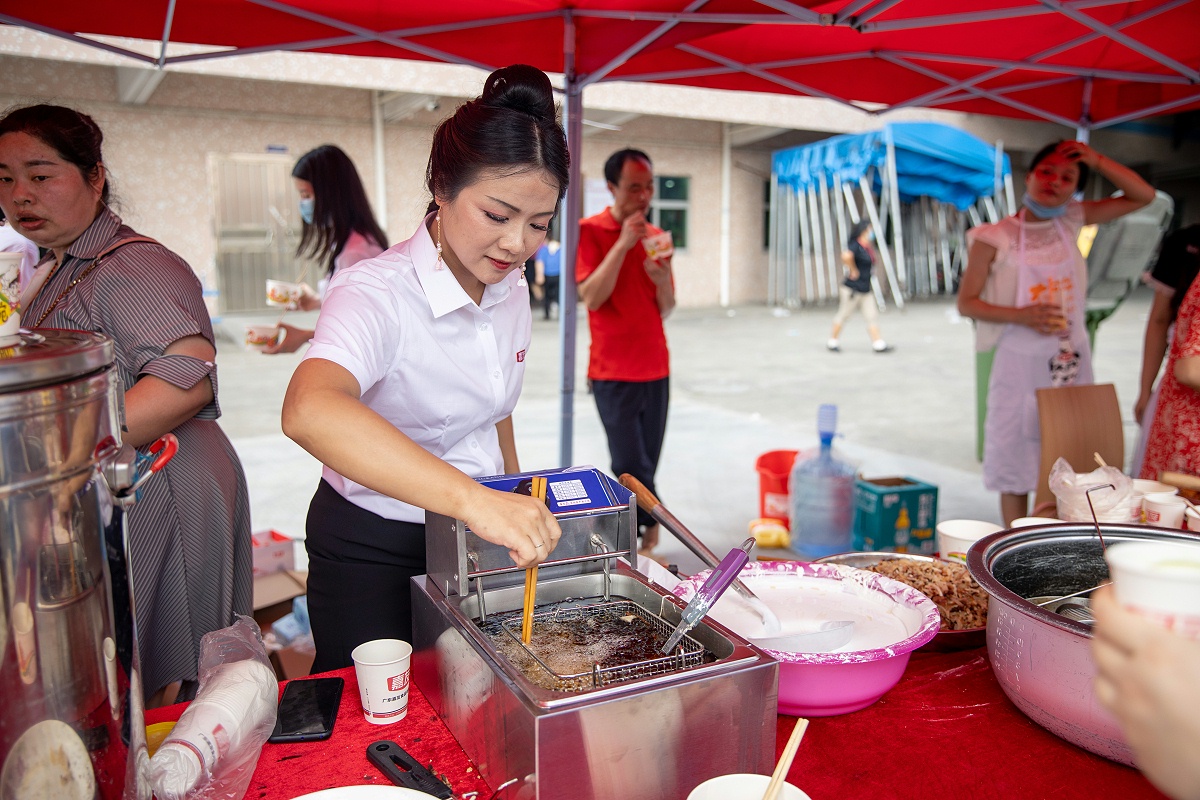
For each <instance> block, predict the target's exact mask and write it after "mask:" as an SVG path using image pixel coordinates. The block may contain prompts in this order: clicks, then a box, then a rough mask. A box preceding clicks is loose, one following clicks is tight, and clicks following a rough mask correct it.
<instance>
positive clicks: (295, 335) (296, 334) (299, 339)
mask: <svg viewBox="0 0 1200 800" xmlns="http://www.w3.org/2000/svg"><path fill="white" fill-rule="evenodd" d="M318 302H320V301H318ZM279 328H280V330H282V331H283V338H282V339H280V340H279V341H278V343H277V344H269V345H267V346H266V347H264V348H263V350H262V351H263V352H264V353H267V354H269V355H275V354H276V353H294V352H296V351H297V350H299V349H300V348H301V347H303V346H304V345H305V344H307V343H308V341H309V340H310V339H312V336H313V332H312V331H310V330H308V329H307V328H297V327H296V326H294V325H287V324H285V323H282V322H281V323H279Z"/></svg>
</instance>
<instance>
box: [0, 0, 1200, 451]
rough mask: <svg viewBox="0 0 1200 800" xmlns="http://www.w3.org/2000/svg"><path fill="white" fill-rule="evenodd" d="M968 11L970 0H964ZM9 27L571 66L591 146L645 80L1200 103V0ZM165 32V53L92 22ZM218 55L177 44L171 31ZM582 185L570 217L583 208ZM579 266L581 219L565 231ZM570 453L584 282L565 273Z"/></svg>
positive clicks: (779, 0)
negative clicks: (600, 127) (593, 106)
mask: <svg viewBox="0 0 1200 800" xmlns="http://www.w3.org/2000/svg"><path fill="white" fill-rule="evenodd" d="M964 8H966V9H967V10H964ZM0 22H3V23H8V24H12V25H20V26H24V27H28V28H32V29H35V30H39V31H42V32H44V33H48V34H51V35H54V36H59V37H63V38H66V39H70V40H73V41H76V42H80V43H83V44H87V45H90V46H94V47H100V48H102V49H105V50H108V51H111V52H116V53H120V54H123V55H126V56H128V57H130V58H134V59H137V60H140V61H143V62H149V63H151V64H156V65H157V66H159V67H164V66H168V65H170V64H174V63H181V62H185V61H196V60H202V59H211V58H226V57H230V56H236V55H241V54H248V53H256V52H263V51H274V50H288V51H310V52H320V53H340V54H347V55H360V56H384V57H394V58H405V59H415V60H426V61H444V62H449V63H456V64H467V65H471V66H476V67H480V68H482V69H487V70H490V69H494V68H496V67H499V66H503V65H505V64H511V63H528V64H532V65H534V66H536V67H539V68H540V69H543V70H545V71H547V72H556V73H562V74H563V76H564V85H563V87H562V89H563V91H564V94H565V96H566V103H565V106H566V121H567V136H568V141H569V143H570V145H571V150H572V152H579V145H580V137H581V124H582V110H583V104H582V91H583V89H584V88H585V87H587V86H588V85H590V84H593V83H597V82H600V81H613V80H621V81H644V82H649V81H653V82H661V83H675V84H681V85H689V86H702V87H708V88H716V89H733V90H739V91H752V92H773V93H781V94H798V95H809V96H814V97H823V98H827V99H830V100H834V101H837V102H839V103H844V104H847V105H850V106H853V107H856V108H859V109H861V110H863V111H864V112H866V113H880V112H883V111H887V110H890V109H894V108H903V107H908V106H921V107H926V108H942V109H948V110H954V111H964V112H974V113H983V114H995V115H1000V116H1008V117H1019V118H1027V119H1042V120H1048V121H1051V122H1056V123H1059V124H1062V125H1066V126H1068V127H1076V128H1078V129H1080V131H1081V132H1083V134H1082V135H1086V131H1087V130H1090V129H1092V128H1097V127H1105V126H1110V125H1114V124H1117V123H1120V122H1124V121H1127V120H1132V119H1139V118H1143V117H1148V116H1153V115H1156V114H1164V113H1168V112H1172V111H1184V110H1189V109H1193V108H1198V107H1200V86H1198V83H1200V69H1198V68H1200V36H1197V35H1196V34H1197V31H1200V0H972V2H971V3H966V4H964V3H962V2H960V0H824V1H822V0H800V1H799V2H794V1H792V0H573V2H565V1H564V0H453V2H444V3H428V4H427V3H414V2H406V1H404V0H391V1H390V2H389V1H388V0H290V1H289V2H282V1H281V0H123V2H121V3H119V4H118V3H114V2H107V3H105V2H96V0H57V2H53V3H41V4H36V5H35V4H27V5H25V6H23V7H21V8H20V9H17V8H14V4H13V3H11V2H6V3H5V4H4V7H3V9H2V10H0ZM93 34H104V35H110V36H125V37H133V38H140V39H150V40H156V41H160V42H161V43H162V46H161V47H160V52H159V55H158V57H157V58H155V57H151V56H146V55H144V54H141V53H137V52H134V51H131V50H128V49H125V48H122V47H119V46H117V45H114V44H111V43H109V42H103V41H97V40H95V39H93V38H89V35H93ZM169 41H173V42H186V43H191V44H198V45H206V46H210V47H212V50H208V51H204V52H192V53H188V54H185V55H168V48H167V43H168V42H169ZM579 202H580V198H579V195H578V194H577V193H574V192H571V193H568V195H567V203H566V208H565V209H564V214H565V218H566V219H569V220H573V219H576V218H578V216H579ZM563 239H564V241H563V245H564V249H565V252H566V256H565V258H566V259H567V263H572V262H573V260H574V252H575V243H574V231H573V230H572V226H569V225H568V226H564V237H563ZM562 285H563V292H564V296H563V302H562V308H563V309H564V319H565V321H566V322H567V323H568V324H565V325H564V326H563V362H564V368H563V376H562V381H563V383H562V391H563V431H562V448H561V454H560V455H561V459H562V461H563V463H564V464H568V463H570V462H571V439H572V424H573V423H572V419H573V410H572V409H573V397H574V377H573V376H574V354H575V340H574V330H575V329H574V325H573V324H570V322H571V321H572V319H573V313H574V308H575V286H574V283H573V281H572V280H571V271H570V270H568V271H567V273H566V280H564V281H563V284H562Z"/></svg>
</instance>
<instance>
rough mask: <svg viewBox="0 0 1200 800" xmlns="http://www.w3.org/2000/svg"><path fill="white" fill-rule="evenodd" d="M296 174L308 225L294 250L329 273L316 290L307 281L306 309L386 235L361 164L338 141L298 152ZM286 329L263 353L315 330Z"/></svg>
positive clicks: (383, 244)
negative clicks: (361, 175)
mask: <svg viewBox="0 0 1200 800" xmlns="http://www.w3.org/2000/svg"><path fill="white" fill-rule="evenodd" d="M292 180H293V181H295V183H296V191H297V192H299V193H300V217H301V219H302V220H303V221H304V230H303V232H302V233H301V235H300V245H299V246H298V247H297V248H296V255H298V256H306V257H308V258H312V259H316V260H318V261H320V262H321V263H322V266H324V267H325V277H323V278H322V279H321V283H320V284H319V285H318V288H319V291H318V292H313V291H312V290H311V289H309V288H308V285H307V284H305V285H304V289H305V292H304V294H303V295H301V297H300V309H301V310H302V311H315V310H316V309H318V308H320V307H321V295H322V294H324V286H325V284H326V283H327V282H328V280H329V277H330V276H332V275H333V274H334V273H335V272H337V271H338V270H339V269H342V268H343V267H348V266H351V265H352V264H357V263H358V262H359V261H363V260H365V259H368V258H374V257H375V256H377V255H379V254H380V253H382V252H383V251H384V250H385V249H386V248H387V237H386V236H385V235H384V233H383V229H382V228H380V227H379V224H378V223H377V222H376V221H375V215H374V214H373V213H372V212H371V204H370V202H369V201H368V200H367V192H366V190H365V189H364V188H363V185H362V181H361V180H360V179H359V177H358V170H356V169H355V168H354V162H352V161H351V160H350V157H349V156H347V155H346V154H345V153H344V152H343V151H342V150H341V148H339V147H335V146H334V145H331V144H323V145H321V146H320V147H318V148H316V149H315V150H310V151H308V152H307V153H305V154H304V155H302V156H300V160H299V161H297V162H296V166H295V168H294V169H292ZM279 327H280V328H281V329H282V330H283V332H284V335H283V338H282V339H281V340H280V342H279V343H278V344H276V345H271V346H268V347H266V348H264V349H263V352H264V353H294V352H296V351H297V350H299V349H300V347H301V346H303V345H304V344H305V343H306V342H308V340H309V339H311V338H312V335H313V332H312V331H311V330H308V329H306V328H298V327H296V326H294V325H285V324H282V323H280V325H279Z"/></svg>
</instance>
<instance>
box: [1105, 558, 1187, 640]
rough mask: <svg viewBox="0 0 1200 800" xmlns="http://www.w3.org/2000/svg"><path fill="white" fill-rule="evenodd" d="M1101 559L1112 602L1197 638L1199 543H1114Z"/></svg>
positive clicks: (1177, 631) (1165, 626) (1173, 629)
mask: <svg viewBox="0 0 1200 800" xmlns="http://www.w3.org/2000/svg"><path fill="white" fill-rule="evenodd" d="M1105 560H1107V561H1108V570H1109V574H1110V575H1112V579H1113V585H1114V587H1115V591H1116V595H1117V602H1119V603H1120V604H1121V605H1123V606H1125V607H1126V608H1129V609H1131V610H1133V611H1136V612H1138V613H1139V614H1143V615H1144V616H1145V617H1146V618H1147V619H1149V620H1150V621H1152V622H1154V623H1156V624H1158V625H1161V626H1163V627H1164V628H1166V629H1168V630H1172V631H1175V632H1176V633H1180V634H1182V635H1184V636H1190V637H1192V638H1193V639H1200V542H1197V543H1195V544H1192V543H1190V542H1176V541H1170V542H1155V541H1137V542H1115V543H1113V544H1111V545H1109V547H1108V550H1107V552H1106V554H1105Z"/></svg>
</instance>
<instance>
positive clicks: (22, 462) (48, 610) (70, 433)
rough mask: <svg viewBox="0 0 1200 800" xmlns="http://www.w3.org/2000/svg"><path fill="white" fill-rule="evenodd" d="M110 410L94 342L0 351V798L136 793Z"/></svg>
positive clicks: (107, 374) (43, 343)
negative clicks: (111, 486) (121, 648)
mask: <svg viewBox="0 0 1200 800" xmlns="http://www.w3.org/2000/svg"><path fill="white" fill-rule="evenodd" d="M119 402H120V395H119V387H118V380H117V377H116V373H115V370H114V368H113V348H112V343H111V341H110V340H108V339H107V338H106V337H104V336H101V335H99V334H92V333H84V332H79V331H54V330H40V331H38V332H36V333H32V332H28V331H23V332H22V333H21V335H20V340H19V341H17V342H12V343H9V344H8V345H7V346H4V347H2V348H0V456H2V458H0V709H2V710H0V800H10V799H11V800H16V799H17V798H21V799H22V800H23V798H26V797H28V798H35V797H37V798H47V797H55V798H63V800H93V798H103V800H109V799H110V798H119V797H137V796H138V795H139V794H140V793H141V792H139V790H138V783H139V781H138V780H137V779H136V775H137V772H138V770H137V761H138V760H139V758H141V759H143V760H144V758H145V755H144V744H141V745H139V743H142V742H144V728H143V724H144V723H143V720H142V694H141V687H140V685H138V679H137V669H136V666H133V665H136V661H137V659H136V657H133V658H132V664H131V665H130V668H129V669H126V668H125V667H123V666H122V663H121V662H122V660H123V659H122V658H120V657H118V652H117V650H118V648H117V639H118V637H117V634H116V633H115V630H116V628H115V625H114V616H113V602H112V595H111V588H110V587H111V581H110V575H109V567H108V554H107V552H106V546H105V538H104V529H105V526H106V525H107V524H108V523H109V522H110V521H111V520H112V519H113V516H112V515H113V513H114V509H113V501H112V498H111V497H110V495H109V492H108V487H107V484H106V483H105V480H104V478H103V477H102V476H101V468H102V467H104V466H105V462H107V461H108V460H109V459H111V458H112V457H113V456H114V454H115V453H116V449H117V445H118V444H119V442H120V426H119V424H118V409H119ZM122 585H123V582H122ZM122 623H123V624H124V625H129V624H130V621H129V620H128V619H124V620H122ZM126 649H127V648H126ZM124 660H130V659H128V658H126V659H124ZM131 742H132V744H131Z"/></svg>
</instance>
